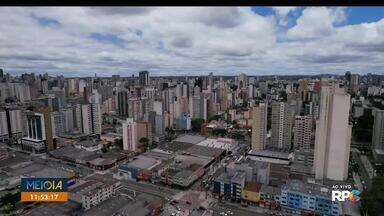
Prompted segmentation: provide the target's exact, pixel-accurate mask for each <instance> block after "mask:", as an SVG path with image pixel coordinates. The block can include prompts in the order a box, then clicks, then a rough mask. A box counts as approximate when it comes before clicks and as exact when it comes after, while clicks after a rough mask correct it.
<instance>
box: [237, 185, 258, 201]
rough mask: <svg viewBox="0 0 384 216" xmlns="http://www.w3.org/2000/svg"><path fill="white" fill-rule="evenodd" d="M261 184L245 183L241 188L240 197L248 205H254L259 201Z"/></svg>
mask: <svg viewBox="0 0 384 216" xmlns="http://www.w3.org/2000/svg"><path fill="white" fill-rule="evenodd" d="M260 189H261V184H260V183H258V182H247V183H246V184H245V186H244V188H243V192H242V194H241V197H242V198H243V201H244V202H246V203H248V204H255V203H258V202H259V201H260Z"/></svg>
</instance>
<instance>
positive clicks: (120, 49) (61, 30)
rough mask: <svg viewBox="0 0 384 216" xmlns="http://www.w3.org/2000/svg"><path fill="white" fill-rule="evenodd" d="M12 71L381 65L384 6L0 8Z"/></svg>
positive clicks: (2, 62) (285, 70)
mask: <svg viewBox="0 0 384 216" xmlns="http://www.w3.org/2000/svg"><path fill="white" fill-rule="evenodd" d="M0 23H1V24H0V68H3V69H4V71H5V72H7V73H10V74H12V75H20V74H22V73H31V72H33V73H40V74H43V73H48V74H50V75H64V76H79V77H83V76H94V74H95V73H96V74H97V76H111V75H114V74H116V75H121V76H131V75H132V74H135V75H137V74H138V72H139V71H141V70H148V71H149V72H150V75H152V76H162V75H180V76H184V75H207V74H209V73H210V72H213V74H214V75H234V74H240V73H245V74H247V75H252V76H253V75H255V76H257V75H295V74H311V75H312V74H324V73H327V74H344V73H345V71H351V72H352V73H359V74H366V73H377V74H384V7H252V8H250V7H217V8H215V7H208V8H207V7H206V8H196V7H195V8H193V7H184V8H183V7H160V8H157V7H57V8H55V7H31V8H27V7H1V8H0Z"/></svg>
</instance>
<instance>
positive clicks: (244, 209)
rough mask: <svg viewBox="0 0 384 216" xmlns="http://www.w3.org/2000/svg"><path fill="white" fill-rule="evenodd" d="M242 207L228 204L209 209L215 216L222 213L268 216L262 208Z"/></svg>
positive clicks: (215, 204) (243, 215)
mask: <svg viewBox="0 0 384 216" xmlns="http://www.w3.org/2000/svg"><path fill="white" fill-rule="evenodd" d="M247 208H248V207H241V206H240V204H233V205H232V204H227V203H214V204H213V205H211V206H210V207H209V209H211V210H213V215H214V216H217V215H220V213H221V212H228V211H231V212H233V214H232V215H235V216H237V215H239V216H264V215H267V214H266V213H264V212H265V210H264V209H261V208H257V209H256V208H252V209H251V208H248V209H247Z"/></svg>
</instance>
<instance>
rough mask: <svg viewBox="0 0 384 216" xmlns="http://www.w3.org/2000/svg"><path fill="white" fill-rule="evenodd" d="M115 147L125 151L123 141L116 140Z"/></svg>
mask: <svg viewBox="0 0 384 216" xmlns="http://www.w3.org/2000/svg"><path fill="white" fill-rule="evenodd" d="M113 145H114V146H116V147H118V148H119V149H124V144H123V139H115V142H114V143H113Z"/></svg>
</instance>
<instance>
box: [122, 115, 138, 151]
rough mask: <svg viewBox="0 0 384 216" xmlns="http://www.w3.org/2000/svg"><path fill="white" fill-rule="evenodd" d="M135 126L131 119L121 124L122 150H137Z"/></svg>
mask: <svg viewBox="0 0 384 216" xmlns="http://www.w3.org/2000/svg"><path fill="white" fill-rule="evenodd" d="M137 147H138V146H137V124H136V122H134V121H133V118H127V121H126V122H124V123H123V148H124V150H129V151H136V150H137Z"/></svg>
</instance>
